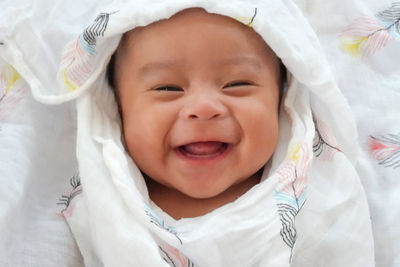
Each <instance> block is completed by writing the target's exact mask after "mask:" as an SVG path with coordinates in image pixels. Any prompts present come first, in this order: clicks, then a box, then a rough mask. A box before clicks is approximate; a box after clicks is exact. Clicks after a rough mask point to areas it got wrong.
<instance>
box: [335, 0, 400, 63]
mask: <svg viewBox="0 0 400 267" xmlns="http://www.w3.org/2000/svg"><path fill="white" fill-rule="evenodd" d="M399 24H400V2H395V3H393V4H392V6H391V7H390V8H388V9H386V10H384V11H382V12H379V13H378V14H377V15H376V16H375V17H369V16H365V15H364V16H362V17H360V18H357V19H355V20H354V21H353V23H352V24H350V25H349V26H348V27H347V28H346V29H344V30H343V32H342V33H341V35H340V40H341V48H342V49H343V50H344V51H346V52H347V53H349V54H350V55H351V56H353V57H366V56H369V55H372V54H374V53H375V52H376V51H378V50H379V49H381V48H383V47H385V46H386V45H387V44H388V43H389V42H390V41H392V40H393V39H395V38H396V37H397V36H398V34H400V25H399ZM396 32H397V33H396Z"/></svg>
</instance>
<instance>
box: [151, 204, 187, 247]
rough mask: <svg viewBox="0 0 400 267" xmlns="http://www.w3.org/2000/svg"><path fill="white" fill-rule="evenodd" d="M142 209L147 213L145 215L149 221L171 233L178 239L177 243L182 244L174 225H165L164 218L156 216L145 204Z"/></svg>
mask: <svg viewBox="0 0 400 267" xmlns="http://www.w3.org/2000/svg"><path fill="white" fill-rule="evenodd" d="M144 211H145V213H146V214H147V216H149V218H150V222H151V223H152V224H154V225H155V226H157V227H159V228H161V229H163V230H165V231H167V232H169V233H171V234H173V235H174V236H175V237H176V238H177V239H178V241H179V243H181V244H182V240H181V239H180V238H179V236H178V232H177V231H176V229H175V227H173V226H168V225H166V223H165V222H164V219H163V218H161V217H160V216H158V215H157V214H156V213H155V212H154V211H153V210H152V209H151V208H150V207H148V206H145V210H144Z"/></svg>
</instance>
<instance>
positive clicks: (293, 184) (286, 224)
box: [274, 143, 311, 262]
mask: <svg viewBox="0 0 400 267" xmlns="http://www.w3.org/2000/svg"><path fill="white" fill-rule="evenodd" d="M310 165H311V153H310V149H309V148H308V145H307V144H305V143H304V144H300V143H298V144H296V145H294V146H292V147H291V149H290V150H289V153H288V158H287V162H286V164H285V165H284V167H283V168H281V169H280V170H278V171H277V175H278V180H279V185H280V187H279V188H278V189H276V190H275V196H274V197H275V199H276V201H277V206H278V214H279V216H280V220H281V223H282V228H281V231H280V234H281V236H282V239H283V241H284V242H285V243H286V245H288V246H289V248H290V249H291V253H292V252H293V248H294V245H295V243H296V240H297V230H296V226H295V219H296V216H297V215H298V213H299V212H300V210H301V208H302V207H303V205H304V204H305V202H306V191H307V184H308V175H309V171H310ZM291 258H292V256H290V259H289V262H291Z"/></svg>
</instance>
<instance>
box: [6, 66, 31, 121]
mask: <svg viewBox="0 0 400 267" xmlns="http://www.w3.org/2000/svg"><path fill="white" fill-rule="evenodd" d="M21 81H22V79H21V76H20V75H19V73H18V72H17V71H16V70H15V69H14V68H13V66H11V65H9V64H5V65H4V66H3V69H2V70H1V72H0V120H1V121H4V120H5V119H6V118H7V117H8V116H9V115H10V114H11V113H12V111H13V110H14V109H15V108H16V106H17V104H18V103H19V102H20V101H21V99H22V98H23V97H24V92H25V89H26V87H24V86H18V84H19V83H20V82H21Z"/></svg>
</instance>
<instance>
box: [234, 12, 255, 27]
mask: <svg viewBox="0 0 400 267" xmlns="http://www.w3.org/2000/svg"><path fill="white" fill-rule="evenodd" d="M256 16H257V8H255V9H254V14H253V16H252V17H249V16H237V17H233V18H234V19H236V20H237V21H239V22H241V23H243V24H245V25H247V26H249V27H253V22H254V19H255V18H256Z"/></svg>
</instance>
